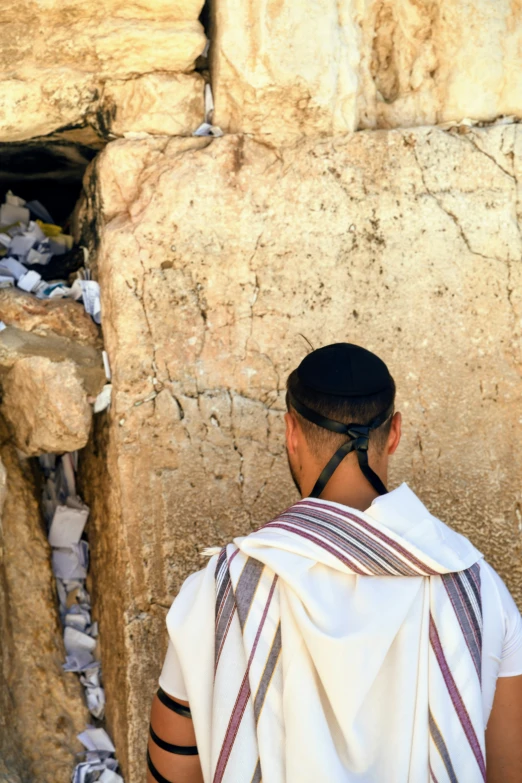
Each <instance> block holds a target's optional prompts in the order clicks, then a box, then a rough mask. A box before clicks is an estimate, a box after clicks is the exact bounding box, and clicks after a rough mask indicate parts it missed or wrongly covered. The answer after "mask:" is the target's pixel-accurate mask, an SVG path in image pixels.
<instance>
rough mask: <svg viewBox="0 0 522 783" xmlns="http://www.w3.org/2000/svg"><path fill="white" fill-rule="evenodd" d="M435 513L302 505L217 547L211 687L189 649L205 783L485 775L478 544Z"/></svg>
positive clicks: (442, 782) (453, 782) (413, 780)
mask: <svg viewBox="0 0 522 783" xmlns="http://www.w3.org/2000/svg"><path fill="white" fill-rule="evenodd" d="M403 486H404V485H403ZM406 491H407V492H410V490H408V489H407V488H406ZM410 494H412V493H411V492H410ZM413 497H415V496H413ZM415 500H416V501H417V502H418V504H419V507H420V508H422V509H424V507H423V506H422V504H421V503H420V501H418V500H417V499H416V498H415ZM372 508H373V507H372ZM383 508H384V506H383ZM424 512H425V515H426V516H427V517H431V515H429V513H428V512H427V511H426V510H425V509H424ZM431 520H434V518H433V517H431ZM428 523H429V519H428V520H426V519H424V521H423V524H424V533H425V538H426V547H424V546H419V541H418V539H420V540H421V542H422V538H423V535H422V533H423V530H422V529H421V530H420V532H419V531H417V534H416V536H415V535H414V536H413V538H414V539H416V540H417V543H416V544H414V543H412V540H411V539H412V536H405V537H402V536H400V535H398V534H397V533H395V532H393V530H390V529H389V528H387V527H386V526H385V525H384V524H383V523H382V522H380V521H379V520H378V519H376V518H375V517H373V516H370V514H369V513H368V512H364V513H363V512H360V511H356V510H354V509H351V508H348V507H346V506H341V505H340V504H336V503H332V502H327V501H321V500H317V499H305V500H302V501H300V502H298V503H296V504H295V505H294V506H292V507H291V508H290V509H288V510H287V511H285V512H284V513H282V514H281V515H280V516H279V517H277V518H276V519H274V520H273V521H272V522H269V523H268V524H267V525H265V526H264V527H262V528H261V529H260V530H258V531H256V532H255V533H253V534H251V535H249V536H247V537H245V538H242V539H236V540H235V542H234V543H233V544H229V545H228V546H227V547H225V548H224V549H223V550H222V551H221V552H220V554H219V556H218V557H217V558H216V557H213V559H212V561H211V563H209V568H208V571H209V572H210V573H212V575H213V577H214V580H215V582H214V585H213V587H212V590H213V595H212V598H213V599H214V601H215V629H214V631H215V643H214V645H213V648H214V661H213V664H214V665H213V672H212V676H213V683H212V684H211V683H210V681H209V680H210V678H209V675H208V673H207V674H206V675H204V676H203V681H204V682H206V687H207V688H208V690H209V692H210V693H209V694H206V695H204V696H203V695H202V694H201V692H199V693H197V692H196V689H195V686H194V687H192V689H191V681H194V675H193V674H192V675H191V674H190V673H189V669H190V662H189V661H190V657H192V665H193V666H196V665H197V664H196V661H197V659H198V655H199V653H198V651H197V649H196V645H197V644H198V640H197V639H196V638H194V639H193V641H192V656H190V655H188V656H187V654H186V653H187V650H186V649H185V650H183V649H181V650H180V652H181V660H182V663H183V658H185V666H184V670H185V672H187V678H188V683H187V687H188V693H189V701H190V703H191V706H192V708H193V715H194V721H195V727H196V735H197V738H198V745H199V747H200V754H201V758H202V767H203V773H204V777H205V782H206V783H210V781H212V783H243V782H244V783H260V781H264V783H307V781H310V783H312V781H313V782H314V783H316V782H317V781H323V780H324V781H328V783H331V782H336V781H358V783H359V782H360V781H364V782H365V783H405V781H410V783H424V781H426V782H427V783H428V781H430V782H431V781H433V783H446V781H449V782H450V783H457V782H458V783H479V782H483V781H485V779H486V771H485V751H484V744H485V743H484V720H483V712H482V700H481V637H482V612H481V597H480V566H479V564H478V561H479V560H480V558H481V554H480V553H479V552H478V551H477V550H476V549H475V548H474V547H473V546H472V545H471V544H470V543H469V542H468V541H467V540H466V539H464V538H463V537H461V536H459V535H458V534H456V533H455V532H454V531H451V530H450V529H449V528H447V527H446V526H444V525H442V523H440V522H438V520H437V523H438V525H439V526H440V527H441V528H443V529H444V531H445V533H443V534H442V535H441V534H440V530H439V529H438V528H437V531H436V532H437V535H432V533H433V529H434V527H433V524H431V523H430V524H431V526H430V524H428ZM426 525H427V527H426ZM421 528H422V525H421ZM437 541H438V543H437ZM434 542H435V543H434ZM424 549H428V550H431V551H423V550H424ZM433 555H437V557H434V556H433ZM437 558H438V559H437ZM347 577H349V578H348V579H347ZM346 584H349V585H350V587H349V593H346V595H348V596H349V598H348V599H346V602H345V603H343V602H344V601H345V599H344V597H343V594H342V590H343V589H347V588H343V585H346ZM337 585H339V591H340V594H341V599H340V602H339V594H338V591H337ZM210 590H211V587H210V580H209V574H207V575H206V577H205V579H204V580H203V583H202V584H200V586H199V587H198V588H197V592H198V594H199V595H198V596H196V599H195V605H194V608H193V611H194V612H197V611H198V608H197V604H198V602H199V604H200V607H199V611H201V608H202V607H203V605H205V606H206V609H205V612H207V613H208V610H209V607H210V600H209V599H210ZM203 596H204V597H203ZM202 601H203V603H202ZM345 606H346V609H345ZM208 620H209V618H208V617H207V621H208ZM174 625H175V623H174ZM178 625H179V630H182V625H183V623H181V624H179V623H178ZM188 625H189V626H190V622H189V623H188ZM193 630H194V629H193ZM188 633H189V634H190V629H189V631H188ZM175 635H176V634H175V630H174V636H175ZM204 635H205V634H204V632H203V625H201V634H200V638H199V644H200V645H201V644H205V639H204V638H203V636H204ZM178 636H179V646H180V647H183V639H182V635H181V634H179V635H178ZM197 636H198V634H197V632H196V633H195V637H197ZM171 637H172V634H171ZM208 638H209V637H208V635H207V642H208ZM189 646H190V643H189ZM205 666H206V668H208V666H209V664H208V662H207V663H206V664H205ZM200 674H201V672H200ZM191 677H192V680H191ZM205 678H206V679H205ZM209 686H210V687H209Z"/></svg>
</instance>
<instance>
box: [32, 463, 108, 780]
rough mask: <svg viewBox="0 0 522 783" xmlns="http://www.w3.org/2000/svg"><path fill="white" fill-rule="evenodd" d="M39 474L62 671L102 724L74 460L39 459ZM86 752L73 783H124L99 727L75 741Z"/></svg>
mask: <svg viewBox="0 0 522 783" xmlns="http://www.w3.org/2000/svg"><path fill="white" fill-rule="evenodd" d="M39 462H40V468H41V470H42V473H43V479H44V484H43V491H42V510H43V515H44V518H45V521H46V524H47V529H48V538H49V543H50V545H51V547H52V566H53V571H54V575H55V577H56V587H57V593H58V601H59V611H60V618H61V621H62V626H63V631H64V634H63V637H64V644H65V652H66V660H65V664H64V669H65V670H66V671H73V672H77V673H78V674H79V676H80V681H81V683H82V685H83V686H84V688H85V698H86V701H87V706H88V708H89V712H90V713H91V715H92V716H93V718H95V719H97V720H98V721H101V720H102V719H103V717H104V712H105V693H104V690H103V687H102V680H101V669H100V661H99V660H98V657H97V654H96V644H97V636H98V626H97V623H96V622H93V621H92V618H91V599H90V596H89V593H88V592H87V589H86V587H85V580H86V578H87V569H88V565H89V545H88V543H87V541H86V540H85V539H84V537H83V532H84V528H85V524H86V522H87V519H88V517H89V508H88V506H86V505H85V504H84V503H83V501H82V499H81V498H80V497H79V496H78V494H77V493H76V470H77V467H78V454H77V452H72V453H68V454H64V455H63V456H61V457H59V456H57V455H55V454H45V455H43V456H42V457H40V458H39ZM79 739H80V741H81V742H82V743H83V745H84V746H85V748H86V760H85V761H84V762H82V763H81V764H79V765H78V766H77V767H76V769H75V772H74V778H73V783H94V781H101V783H123V779H122V778H121V776H120V775H118V774H117V773H116V769H117V767H118V762H117V761H116V759H115V758H114V746H113V744H112V742H111V741H110V739H109V737H108V735H107V733H106V732H105V730H104V729H103V728H101V727H95V726H91V727H88V728H87V730H86V731H84V732H83V733H82V734H80V735H79Z"/></svg>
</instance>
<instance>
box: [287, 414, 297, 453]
mask: <svg viewBox="0 0 522 783" xmlns="http://www.w3.org/2000/svg"><path fill="white" fill-rule="evenodd" d="M285 424H286V433H285V437H286V448H287V450H288V453H289V454H295V453H296V452H297V446H298V432H297V421H296V418H295V416H294V414H293V413H292V411H288V412H287V413H285Z"/></svg>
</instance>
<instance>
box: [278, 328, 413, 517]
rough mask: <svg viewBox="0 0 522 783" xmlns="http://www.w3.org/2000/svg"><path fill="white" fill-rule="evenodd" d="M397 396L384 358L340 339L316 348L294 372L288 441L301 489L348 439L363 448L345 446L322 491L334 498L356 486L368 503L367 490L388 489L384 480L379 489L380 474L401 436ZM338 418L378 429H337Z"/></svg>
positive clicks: (306, 491)
mask: <svg viewBox="0 0 522 783" xmlns="http://www.w3.org/2000/svg"><path fill="white" fill-rule="evenodd" d="M394 400H395V383H394V381H393V378H392V377H391V375H390V373H389V371H388V368H387V367H386V365H385V364H384V362H382V361H381V360H380V359H379V358H378V357H377V356H375V354H372V353H370V352H369V351H366V350H365V349H364V348H360V347H359V346H355V345H350V344H349V343H336V344H334V345H329V346H325V347H324V348H320V349H318V350H317V351H313V352H312V353H310V354H309V355H308V356H307V357H306V358H305V359H304V360H303V361H302V362H301V364H300V365H299V367H298V368H297V369H296V370H294V371H293V372H292V373H290V375H289V377H288V381H287V409H288V413H287V414H286V416H285V419H286V444H287V453H288V461H289V464H290V470H291V473H292V477H293V479H294V482H295V483H296V485H297V486H298V488H299V490H300V492H301V494H302V495H304V496H306V495H309V494H310V493H311V492H312V489H313V488H314V484H315V482H316V480H317V478H318V476H319V474H320V473H321V471H322V470H323V469H324V468H325V466H326V465H327V463H329V460H330V459H331V458H332V457H333V455H334V454H335V453H336V451H337V450H338V449H339V447H341V446H343V444H348V443H351V446H352V447H357V446H359V448H358V449H356V448H354V451H353V453H348V456H345V455H346V451H345V452H344V453H341V454H340V455H339V459H340V464H339V467H338V468H337V469H336V470H335V473H333V472H332V477H331V478H330V479H328V477H325V478H326V480H327V481H328V487H327V488H325V490H324V492H323V495H322V496H323V497H329V498H330V499H335V498H334V497H332V495H333V496H337V495H339V493H340V494H341V495H342V496H344V494H346V492H348V493H349V494H353V491H354V490H355V491H356V493H357V491H359V494H361V497H363V496H364V499H363V500H362V502H363V503H364V502H366V495H370V494H373V496H375V495H376V494H378V492H382V491H385V490H384V488H383V487H382V485H380V486H381V487H382V489H380V490H379V489H378V486H379V484H380V482H379V479H380V480H381V481H384V482H385V481H386V478H387V467H388V457H389V455H390V454H392V453H393V452H394V451H395V449H396V448H397V446H398V443H399V439H400V423H401V421H400V414H394V408H393V406H394ZM310 418H312V419H313V420H312V421H311V420H310ZM314 419H315V421H314ZM317 422H319V423H317ZM335 422H340V423H341V424H344V425H352V424H354V425H370V426H372V425H373V426H374V427H375V429H370V430H369V431H366V432H365V431H364V430H362V431H355V432H353V431H352V433H351V434H350V433H348V432H346V431H345V432H335V431H332V430H331V429H330V428H331V427H332V426H333V427H334V428H335ZM381 422H382V423H381ZM321 425H323V426H321ZM326 427H329V428H328V429H327V428H326ZM338 429H341V430H342V429H343V428H342V427H340V428H338ZM366 435H368V436H369V439H368V452H367V457H368V464H369V467H370V470H369V471H368V470H367V468H366V467H365V464H364V463H365V461H366V454H365V452H364V446H365V443H366V439H365V436H366ZM357 436H359V437H357ZM358 460H359V462H358ZM361 462H362V463H363V464H362V465H361ZM361 468H362V469H363V470H365V472H366V473H367V476H369V479H370V481H371V482H372V483H369V481H368V478H367V477H365V475H364V474H363V472H362V470H361ZM334 469H335V468H334ZM372 474H373V476H372ZM375 474H377V475H375ZM372 484H373V487H372ZM348 485H349V486H348ZM374 487H377V491H376V490H375V489H374ZM316 494H317V493H316ZM341 502H342V501H341Z"/></svg>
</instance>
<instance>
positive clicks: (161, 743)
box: [149, 726, 198, 756]
mask: <svg viewBox="0 0 522 783" xmlns="http://www.w3.org/2000/svg"><path fill="white" fill-rule="evenodd" d="M149 732H150V736H151V737H152V741H153V742H154V743H155V744H156V745H157V746H158V748H161V749H162V750H166V751H167V753H175V754H176V755H177V756H197V755H198V748H197V745H172V744H171V743H170V742H165V740H162V739H161V737H158V735H157V734H156V732H155V731H154V729H153V728H152V726H149Z"/></svg>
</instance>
